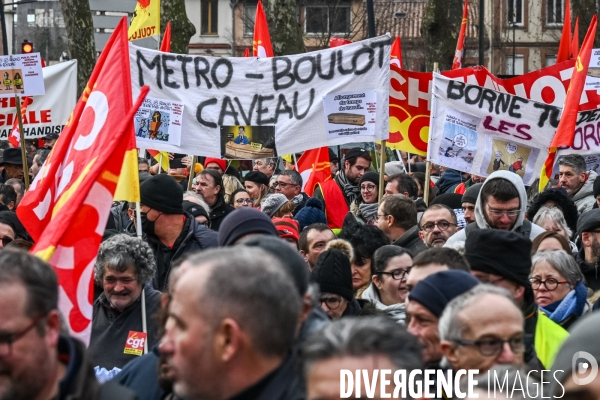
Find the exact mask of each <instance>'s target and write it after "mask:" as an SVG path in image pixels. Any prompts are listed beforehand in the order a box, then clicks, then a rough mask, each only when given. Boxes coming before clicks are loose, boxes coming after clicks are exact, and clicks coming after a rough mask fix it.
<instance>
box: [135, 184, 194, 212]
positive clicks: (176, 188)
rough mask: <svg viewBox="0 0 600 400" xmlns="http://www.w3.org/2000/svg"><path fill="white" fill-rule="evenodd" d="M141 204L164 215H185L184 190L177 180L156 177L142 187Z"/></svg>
mask: <svg viewBox="0 0 600 400" xmlns="http://www.w3.org/2000/svg"><path fill="white" fill-rule="evenodd" d="M140 197H141V203H142V204H143V205H145V206H148V207H150V208H153V209H155V210H156V211H159V212H162V213H164V214H183V207H182V202H183V200H182V199H183V188H182V187H181V185H180V184H179V183H177V181H176V180H175V178H173V177H172V176H169V175H166V174H158V175H154V176H153V177H152V178H150V179H147V180H146V181H145V182H144V183H142V184H141V186H140Z"/></svg>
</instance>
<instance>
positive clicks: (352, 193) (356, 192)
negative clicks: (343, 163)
mask: <svg viewBox="0 0 600 400" xmlns="http://www.w3.org/2000/svg"><path fill="white" fill-rule="evenodd" d="M335 180H336V182H337V183H338V184H339V185H340V186H341V187H342V190H343V191H344V196H346V198H347V199H348V201H349V202H350V203H352V202H353V201H354V200H356V198H357V197H358V196H360V187H358V185H355V184H353V183H350V181H348V178H346V174H344V171H343V170H340V172H338V174H337V176H336V177H335Z"/></svg>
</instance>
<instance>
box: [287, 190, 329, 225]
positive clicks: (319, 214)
mask: <svg viewBox="0 0 600 400" xmlns="http://www.w3.org/2000/svg"><path fill="white" fill-rule="evenodd" d="M294 219H295V220H296V221H298V224H299V228H300V232H302V231H303V230H304V228H306V227H307V226H309V225H312V224H316V223H321V224H326V223H327V218H326V217H325V213H324V212H323V203H321V200H319V199H315V198H310V199H308V200H307V201H306V204H304V207H302V208H301V209H300V211H298V212H297V213H296V216H295V217H294Z"/></svg>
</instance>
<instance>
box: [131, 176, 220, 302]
mask: <svg viewBox="0 0 600 400" xmlns="http://www.w3.org/2000/svg"><path fill="white" fill-rule="evenodd" d="M140 196H141V202H140V203H141V204H140V205H141V209H140V211H141V222H142V226H141V227H142V231H143V232H144V233H145V234H146V237H147V241H148V244H149V245H150V247H151V248H152V252H153V253H154V259H155V261H156V275H155V277H154V279H153V281H152V286H153V287H154V288H155V289H157V290H161V291H163V290H164V289H165V288H166V287H167V285H168V279H169V272H170V271H171V264H172V262H173V261H175V260H177V259H178V258H179V257H181V255H182V254H184V253H187V252H191V251H196V250H202V249H207V248H210V247H217V232H214V231H211V230H210V229H208V228H207V227H206V226H204V225H202V224H200V223H199V222H198V221H196V220H195V219H194V217H193V216H192V215H191V214H188V213H184V211H183V205H182V204H183V189H182V187H181V185H179V184H178V183H177V181H176V180H175V179H174V178H173V177H171V176H169V175H165V174H159V175H155V176H153V177H152V178H150V179H148V180H146V181H145V182H144V183H143V184H142V185H141V186H140Z"/></svg>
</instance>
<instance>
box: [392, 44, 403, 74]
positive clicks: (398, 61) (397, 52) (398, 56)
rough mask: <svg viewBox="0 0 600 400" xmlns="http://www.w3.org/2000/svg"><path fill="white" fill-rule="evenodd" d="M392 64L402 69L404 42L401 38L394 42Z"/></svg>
mask: <svg viewBox="0 0 600 400" xmlns="http://www.w3.org/2000/svg"><path fill="white" fill-rule="evenodd" d="M390 64H394V65H396V66H397V67H398V68H400V69H402V40H401V39H400V36H396V40H394V43H393V44H392V50H391V52H390Z"/></svg>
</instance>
